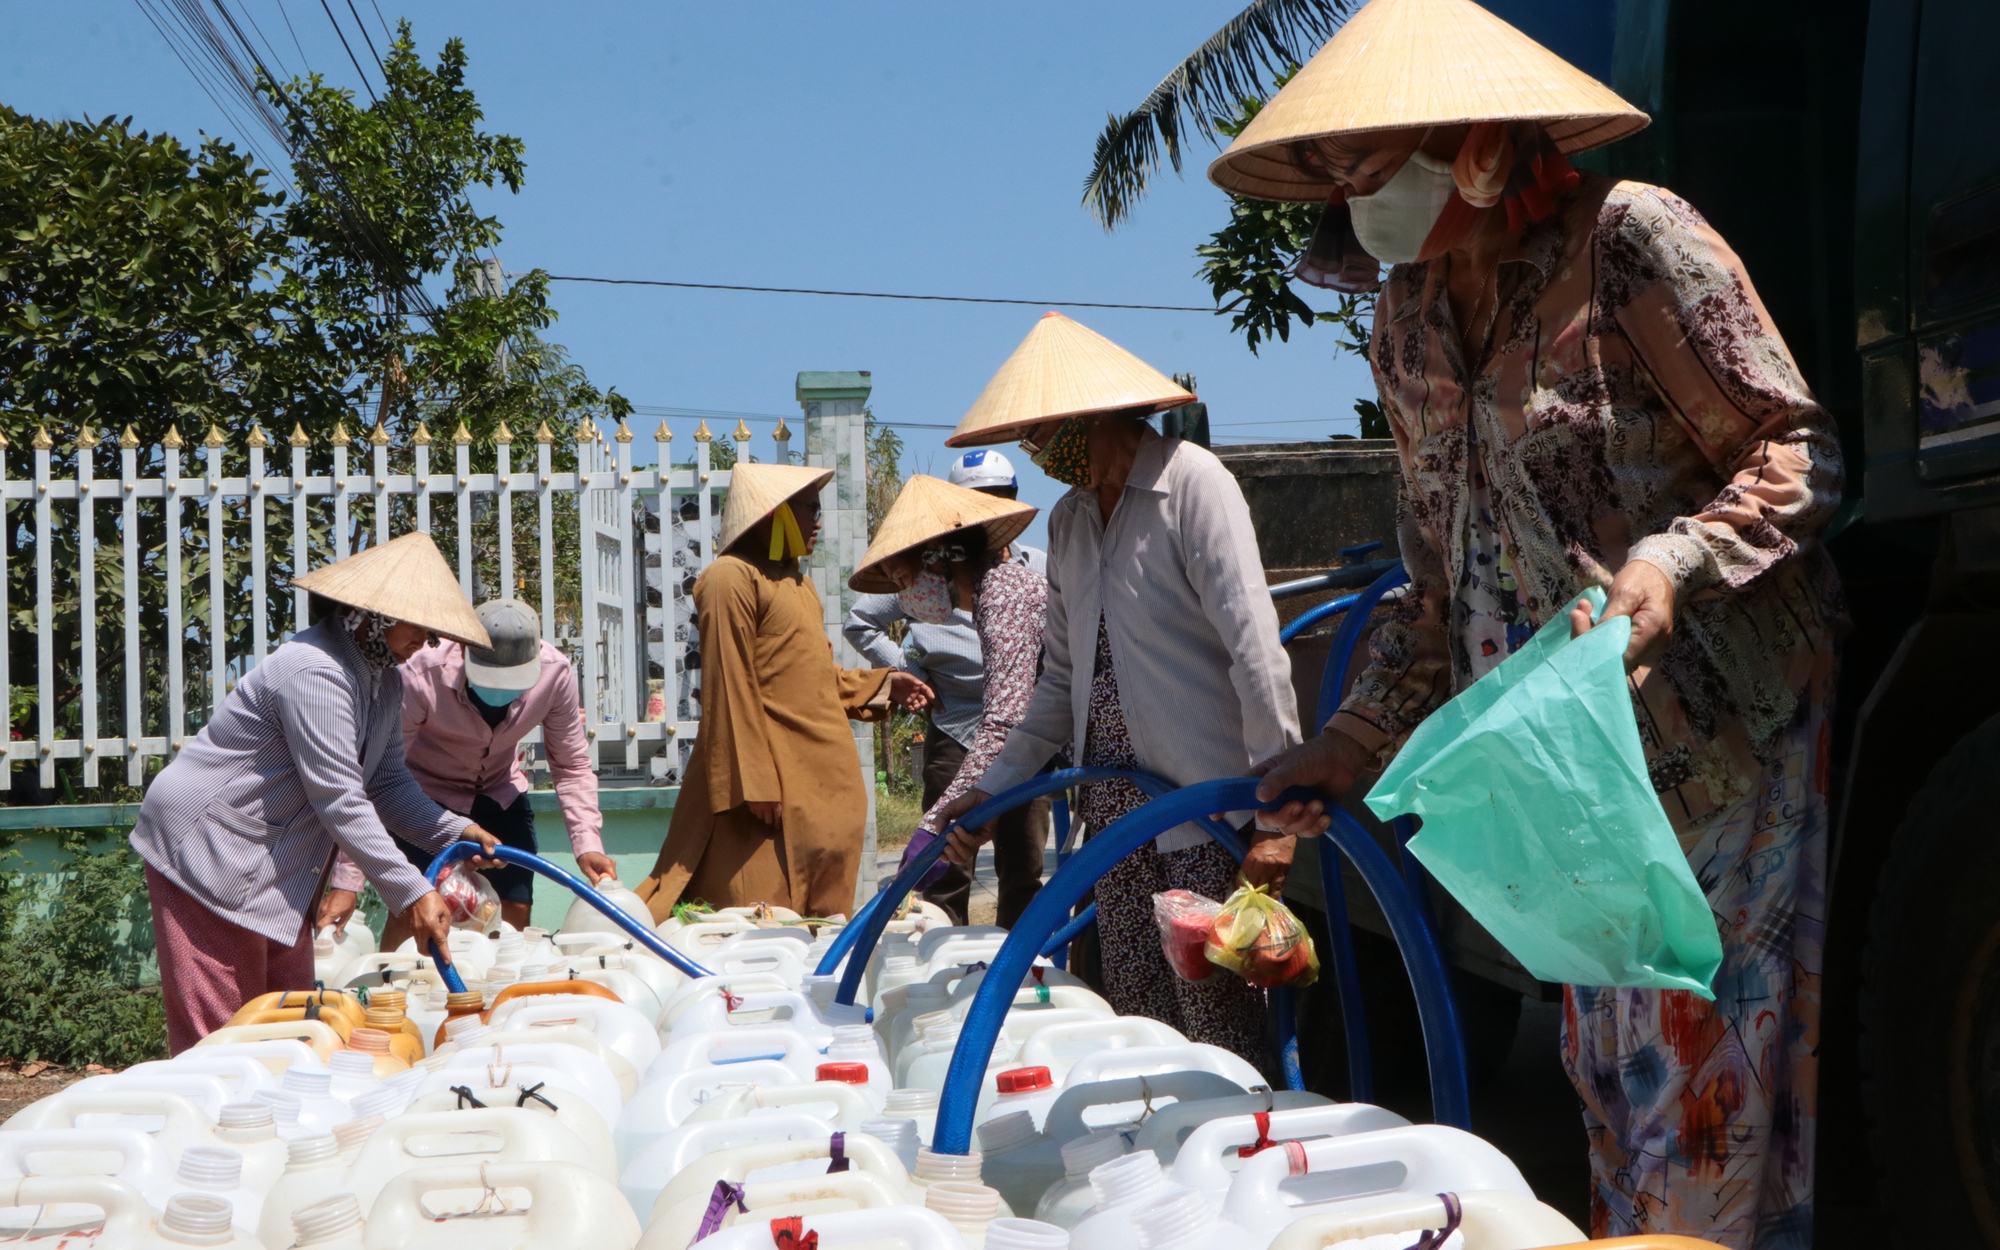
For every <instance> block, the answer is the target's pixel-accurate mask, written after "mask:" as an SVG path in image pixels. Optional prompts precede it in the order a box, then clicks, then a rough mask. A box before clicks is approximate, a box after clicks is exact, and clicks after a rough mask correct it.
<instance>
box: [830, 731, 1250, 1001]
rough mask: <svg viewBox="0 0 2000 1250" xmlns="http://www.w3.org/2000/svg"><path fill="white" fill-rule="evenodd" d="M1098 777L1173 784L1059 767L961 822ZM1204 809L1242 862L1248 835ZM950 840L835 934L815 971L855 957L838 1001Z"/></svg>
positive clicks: (937, 844)
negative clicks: (1245, 838)
mask: <svg viewBox="0 0 2000 1250" xmlns="http://www.w3.org/2000/svg"><path fill="white" fill-rule="evenodd" d="M1093 781H1130V782H1131V783H1132V784H1133V785H1135V786H1138V787H1139V789H1140V790H1142V791H1145V792H1146V793H1147V794H1151V795H1160V794H1165V793H1167V792H1169V791H1171V790H1172V789H1173V786H1172V784H1171V783H1169V782H1166V781H1163V780H1161V779H1160V778H1158V777H1154V776H1152V775H1150V774H1147V773H1136V772H1126V771H1123V770H1120V769H1115V768H1066V769H1063V770H1062V771H1060V772H1053V773H1042V774H1039V775H1038V776H1034V777H1030V778H1029V779H1028V780H1026V781H1024V782H1022V783H1021V784H1020V785H1018V786H1014V787H1013V788H1011V789H1008V790H1003V791H1001V792H1000V793H999V794H996V795H994V796H993V797H992V798H990V799H988V800H986V802H984V803H981V804H980V805H979V806H978V807H975V808H973V809H972V810H971V811H969V812H967V813H966V814H965V815H964V816H962V817H960V818H959V820H958V821H957V824H958V825H959V826H960V827H962V828H966V829H977V828H979V827H980V826H981V825H984V824H985V823H986V822H987V821H989V820H992V819H994V818H995V817H997V816H1001V815H1004V814H1006V813H1007V812H1009V811H1012V810H1013V809H1014V808H1016V807H1019V806H1020V805H1021V804H1023V803H1027V802H1030V801H1032V800H1034V799H1037V798H1040V797H1041V796H1042V795H1044V794H1054V793H1056V792H1058V791H1061V790H1067V789H1069V788H1070V787H1071V786H1076V785H1082V784H1085V783H1087V782H1093ZM1207 816H1208V814H1207V813H1204V814H1203V817H1202V819H1201V820H1200V821H1199V822H1197V823H1199V824H1201V825H1203V827H1204V828H1206V829H1207V830H1208V833H1209V836H1211V837H1213V838H1215V840H1216V841H1218V842H1221V843H1222V844H1223V846H1224V847H1225V848H1227V849H1229V852H1230V854H1232V855H1234V856H1235V857H1236V858H1237V860H1238V861H1239V862H1240V861H1241V860H1242V858H1243V854H1244V852H1243V849H1242V847H1243V840H1242V839H1241V838H1239V837H1237V835H1236V831H1235V830H1234V829H1231V828H1229V827H1228V826H1227V825H1225V824H1223V823H1222V822H1220V821H1211V820H1209V819H1207ZM944 848H945V839H944V838H942V837H939V838H937V839H936V840H934V841H933V842H932V843H931V844H930V845H929V846H927V847H925V848H924V849H923V850H921V851H919V852H917V854H916V855H915V856H914V857H913V858H912V859H911V860H910V862H909V863H907V864H905V865H903V868H902V870H901V871H899V872H898V873H897V874H896V875H895V876H894V877H893V878H891V879H890V881H889V883H888V884H887V885H885V886H883V887H882V888H881V889H880V890H879V891H877V892H876V895H875V897H874V898H872V899H869V900H868V903H867V905H866V906H864V907H863V908H861V910H860V911H857V912H856V913H855V917H854V920H853V921H851V922H849V924H848V925H847V927H846V928H844V929H842V930H841V931H840V932H839V933H838V934H836V935H834V939H833V943H832V945H830V946H829V947H827V950H826V954H825V955H824V956H822V957H821V958H820V961H819V967H818V968H816V969H814V972H815V973H816V974H817V975H819V976H831V975H832V974H833V973H834V971H835V970H836V969H838V968H839V967H840V961H841V960H842V959H846V958H847V956H848V954H849V952H852V953H853V955H854V958H853V959H851V960H848V964H847V971H846V972H845V973H843V974H842V975H841V979H840V988H839V989H837V990H836V991H834V1000H835V1001H836V1002H842V1003H852V1002H853V1001H854V996H855V994H856V993H857V992H858V991H859V990H860V988H861V977H862V974H863V972H865V971H866V969H867V966H868V959H869V956H871V955H872V954H874V951H875V944H876V943H877V942H879V941H881V940H882V931H883V930H884V929H887V928H888V927H889V921H890V920H891V919H893V918H894V916H895V913H896V909H897V908H898V907H901V906H902V905H903V900H904V899H905V898H908V897H909V895H910V891H912V890H914V889H916V886H917V882H919V881H921V880H923V878H924V874H926V873H928V872H929V871H930V870H931V867H932V866H933V865H935V864H936V863H937V862H938V860H939V859H941V858H943V856H944Z"/></svg>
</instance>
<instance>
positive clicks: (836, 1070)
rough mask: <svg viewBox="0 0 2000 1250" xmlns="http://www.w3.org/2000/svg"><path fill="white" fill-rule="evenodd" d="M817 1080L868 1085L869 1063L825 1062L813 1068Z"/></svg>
mask: <svg viewBox="0 0 2000 1250" xmlns="http://www.w3.org/2000/svg"><path fill="white" fill-rule="evenodd" d="M813 1079H814V1080H816V1081H839V1082H840V1083H841V1084H842V1085H866V1084H867V1083H868V1065H867V1064H865V1063H823V1064H821V1065H819V1067H818V1068H816V1069H814V1070H813Z"/></svg>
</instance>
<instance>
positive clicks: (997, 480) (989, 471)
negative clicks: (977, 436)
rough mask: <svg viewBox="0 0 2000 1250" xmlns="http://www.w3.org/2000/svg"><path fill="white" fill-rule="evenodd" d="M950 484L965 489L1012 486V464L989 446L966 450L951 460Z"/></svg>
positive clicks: (1013, 481) (1013, 482)
mask: <svg viewBox="0 0 2000 1250" xmlns="http://www.w3.org/2000/svg"><path fill="white" fill-rule="evenodd" d="M950 481H951V484H952V485H953V486H963V487H965V488H966V489H967V490H979V489H981V488H982V487H993V486H1014V485H1017V483H1016V482H1015V480H1014V466H1013V464H1012V463H1011V462H1010V461H1009V460H1008V459H1007V457H1006V456H1003V455H1001V454H1000V453H999V452H998V451H995V450H994V449H993V448H991V447H981V448H978V449H976V450H973V451H968V452H966V453H965V454H964V455H962V456H960V457H959V458H958V459H956V460H954V461H952V462H951V478H950Z"/></svg>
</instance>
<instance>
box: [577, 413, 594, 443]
mask: <svg viewBox="0 0 2000 1250" xmlns="http://www.w3.org/2000/svg"><path fill="white" fill-rule="evenodd" d="M576 441H577V442H579V443H594V442H596V441H597V422H596V421H594V420H592V419H591V418H589V417H585V418H584V419H583V420H581V421H579V422H577V423H576Z"/></svg>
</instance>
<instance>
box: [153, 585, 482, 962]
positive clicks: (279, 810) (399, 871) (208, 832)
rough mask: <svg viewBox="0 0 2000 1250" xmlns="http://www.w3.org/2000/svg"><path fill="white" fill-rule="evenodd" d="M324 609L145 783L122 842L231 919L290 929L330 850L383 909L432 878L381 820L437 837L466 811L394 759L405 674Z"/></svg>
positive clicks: (446, 838) (296, 930)
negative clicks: (365, 882) (374, 658)
mask: <svg viewBox="0 0 2000 1250" xmlns="http://www.w3.org/2000/svg"><path fill="white" fill-rule="evenodd" d="M369 677H370V675H369V672H368V668H367V665H366V664H365V663H363V661H362V659H361V652H360V650H359V648H357V647H356V646H355V644H354V637H353V635H352V634H350V633H348V632H347V631H346V630H345V629H343V628H342V627H341V626H340V623H339V620H338V618H332V619H329V620H327V621H324V622H322V623H321V624H318V625H315V626H313V627H312V628H310V629H307V630H305V631H303V632H302V633H299V634H298V635H296V636H294V637H293V638H292V639H291V641H289V642H287V643H285V644H284V645H282V646H280V647H279V648H278V649H277V650H275V651H273V652H272V653H271V654H270V655H269V656H268V657H267V658H266V659H265V660H264V662H263V663H261V664H259V665H258V666H257V667H256V668H254V669H252V670H250V672H249V674H248V675H246V676H245V677H244V678H243V680H242V681H240V682H238V683H237V685H236V688H235V689H234V690H232V691H231V692H230V694H229V697H228V698H226V699H225V700H223V703H222V706H221V708H219V709H218V710H217V711H216V714H215V717H214V719H212V720H211V721H209V723H208V724H207V725H205V726H203V727H202V730H201V732H200V733H199V734H197V735H196V736H195V739H194V741H193V742H191V743H189V744H188V745H187V747H186V749H184V750H183V751H182V752H181V753H180V755H179V756H177V757H176V758H175V759H174V761H173V762H172V763H171V764H169V765H167V767H166V768H164V769H162V770H161V772H160V775H159V776H158V777H156V778H154V780H153V784H152V786H151V787H150V788H149V789H148V790H147V791H146V800H145V802H144V804H142V805H141V806H140V808H139V821H138V824H137V825H136V826H135V827H134V828H133V830H132V848H133V849H134V850H135V851H137V852H138V853H139V856H140V857H141V858H142V859H144V860H145V861H146V862H147V863H148V864H151V865H152V866H153V867H154V868H155V869H157V870H158V871H159V872H160V873H161V875H163V876H165V877H166V878H167V879H168V880H170V881H172V882H173V883H174V884H175V885H177V886H179V887H180V888H181V889H183V890H185V891H187V892H188V893H189V894H191V895H193V896H194V897H195V898H196V899H198V900H200V902H201V903H202V904H203V905H204V906H206V907H207V908H208V909H209V910H210V911H213V912H214V913H216V914H217V915H219V916H221V917H223V918H224V919H226V920H228V921H230V922H231V923H234V924H237V925H240V926H242V927H243V928H246V929H249V930H250V931H252V932H253V933H258V934H261V935H263V936H264V937H267V938H270V939H271V940H272V941H274V942H286V943H290V942H295V941H297V940H298V939H299V935H300V933H301V931H302V930H303V928H304V925H305V923H306V918H307V911H308V910H309V909H310V908H311V907H312V906H313V905H314V901H315V900H316V899H317V897H318V895H319V889H320V881H321V878H322V877H323V876H324V875H325V874H326V871H327V868H328V867H329V865H330V864H331V863H332V860H333V856H334V852H335V849H336V848H338V849H339V850H343V851H345V852H346V853H347V855H348V856H349V857H350V858H351V859H353V860H354V861H355V862H356V863H357V864H359V865H361V868H362V870H363V871H364V872H365V873H367V875H368V878H369V879H370V880H372V881H373V882H374V883H375V888H376V889H377V890H378V891H379V892H380V893H381V895H382V901H383V902H384V903H386V904H387V905H388V906H389V908H390V910H392V911H398V912H400V911H403V910H405V909H407V908H408V907H409V906H410V905H411V904H412V903H414V902H416V901H417V899H419V898H421V897H422V896H423V895H424V894H425V893H427V892H428V891H429V889H430V887H429V886H428V885H426V884H425V883H424V879H423V875H422V874H421V873H419V872H418V871H417V870H416V869H414V868H412V867H411V866H410V863H409V861H408V860H407V859H405V858H404V857H403V854H402V852H401V851H399V850H397V849H396V845H395V843H394V842H391V841H390V840H389V831H390V830H394V831H395V832H396V833H397V834H399V835H401V836H402V837H404V838H406V839H408V840H409V841H411V842H414V843H416V844H417V845H418V846H421V847H424V848H425V849H427V850H433V851H435V850H442V849H443V848H444V847H445V846H446V845H448V844H449V843H451V842H453V841H455V840H457V838H458V837H459V835H460V834H461V833H462V832H464V830H465V828H466V826H467V825H469V824H470V823H471V822H470V821H468V820H467V819H466V818H465V817H463V816H459V815H456V814H455V813H452V812H449V811H446V810H445V809H444V808H442V807H440V806H438V804H437V803H436V802H434V801H432V799H431V798H430V797H429V796H428V795H426V794H425V793H424V792H423V790H422V789H421V788H420V787H419V786H418V785H417V782H416V779H415V778H413V777H412V776H411V775H410V771H409V769H408V768H407V767H405V766H404V763H403V678H402V674H401V673H400V672H398V671H397V670H396V669H395V668H390V669H387V670H385V671H383V672H382V673H381V674H380V676H379V685H378V684H376V683H372V682H371V681H370V680H369Z"/></svg>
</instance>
